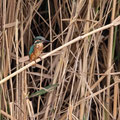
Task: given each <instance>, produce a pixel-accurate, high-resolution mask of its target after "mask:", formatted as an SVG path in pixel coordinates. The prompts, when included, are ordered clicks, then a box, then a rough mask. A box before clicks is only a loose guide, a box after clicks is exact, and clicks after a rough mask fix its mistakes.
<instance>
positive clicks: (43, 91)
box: [28, 84, 59, 98]
mask: <svg viewBox="0 0 120 120" xmlns="http://www.w3.org/2000/svg"><path fill="white" fill-rule="evenodd" d="M58 85H59V84H54V85H49V86H46V87H44V88H43V89H41V90H39V91H37V92H35V93H32V94H31V95H29V96H28V98H32V97H36V96H40V95H44V94H45V93H47V92H50V91H51V90H52V89H54V88H56V87H57V86H58Z"/></svg>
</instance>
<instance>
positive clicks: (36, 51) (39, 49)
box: [30, 43, 43, 61]
mask: <svg viewBox="0 0 120 120" xmlns="http://www.w3.org/2000/svg"><path fill="white" fill-rule="evenodd" d="M42 51H43V44H42V43H39V44H36V45H35V47H34V51H33V53H32V54H31V55H30V61H33V60H36V59H37V58H38V57H40V55H41V52H42Z"/></svg>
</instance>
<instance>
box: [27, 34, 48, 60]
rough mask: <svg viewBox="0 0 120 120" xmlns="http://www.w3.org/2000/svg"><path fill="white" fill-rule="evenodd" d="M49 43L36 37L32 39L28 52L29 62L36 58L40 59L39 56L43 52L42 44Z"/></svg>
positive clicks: (40, 37) (42, 38)
mask: <svg viewBox="0 0 120 120" xmlns="http://www.w3.org/2000/svg"><path fill="white" fill-rule="evenodd" d="M48 42H49V41H48V40H46V39H45V38H44V37H42V36H36V37H35V38H34V44H33V45H32V46H31V47H30V50H29V59H30V62H31V61H35V60H36V59H37V58H40V55H41V53H42V51H43V47H44V45H43V43H48Z"/></svg>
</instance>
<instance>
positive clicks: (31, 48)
mask: <svg viewBox="0 0 120 120" xmlns="http://www.w3.org/2000/svg"><path fill="white" fill-rule="evenodd" d="M34 46H35V45H32V46H31V47H30V51H29V56H30V55H31V54H32V53H33V51H34Z"/></svg>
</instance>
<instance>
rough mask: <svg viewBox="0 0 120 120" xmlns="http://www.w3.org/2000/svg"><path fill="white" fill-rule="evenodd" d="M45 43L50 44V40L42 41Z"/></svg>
mask: <svg viewBox="0 0 120 120" xmlns="http://www.w3.org/2000/svg"><path fill="white" fill-rule="evenodd" d="M42 41H43V42H44V43H49V42H50V41H49V40H42Z"/></svg>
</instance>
